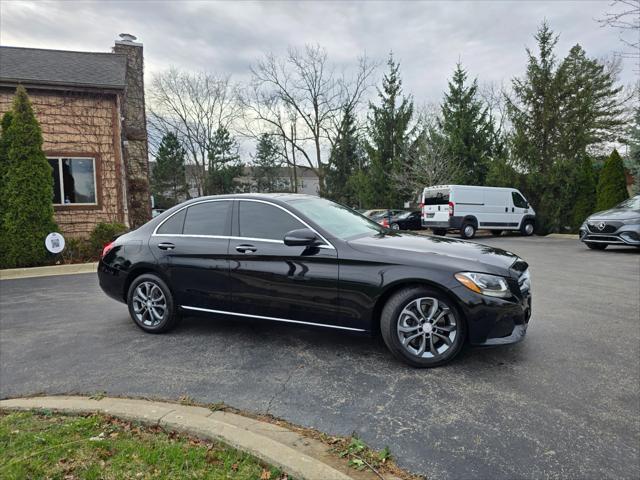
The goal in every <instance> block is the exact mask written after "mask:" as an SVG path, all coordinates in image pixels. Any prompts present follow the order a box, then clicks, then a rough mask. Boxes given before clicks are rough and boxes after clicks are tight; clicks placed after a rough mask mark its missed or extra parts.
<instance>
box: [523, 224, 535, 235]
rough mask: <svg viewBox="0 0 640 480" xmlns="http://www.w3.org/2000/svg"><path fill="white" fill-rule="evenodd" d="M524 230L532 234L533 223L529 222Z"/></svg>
mask: <svg viewBox="0 0 640 480" xmlns="http://www.w3.org/2000/svg"><path fill="white" fill-rule="evenodd" d="M524 231H525V233H526V234H527V235H531V234H532V233H533V223H527V224H526V225H525V226H524Z"/></svg>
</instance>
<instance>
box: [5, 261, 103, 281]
mask: <svg viewBox="0 0 640 480" xmlns="http://www.w3.org/2000/svg"><path fill="white" fill-rule="evenodd" d="M97 270H98V262H94V263H74V264H70V265H49V266H47V267H31V268H7V269H4V270H0V280H14V279H16V278H33V277H51V276H54V275H75V274H77V273H95V272H96V271H97Z"/></svg>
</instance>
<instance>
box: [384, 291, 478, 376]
mask: <svg viewBox="0 0 640 480" xmlns="http://www.w3.org/2000/svg"><path fill="white" fill-rule="evenodd" d="M380 329H381V332H382V338H383V339H384V342H385V344H386V345H387V347H388V348H389V350H390V351H391V353H392V354H393V355H394V356H395V357H397V358H399V359H400V360H402V361H404V362H406V363H408V364H409V365H412V366H414V367H421V368H426V367H437V366H439V365H443V364H445V363H447V362H449V361H451V360H452V359H453V358H454V357H455V356H456V355H457V354H458V353H459V352H460V349H461V348H462V345H463V344H464V339H465V335H466V325H465V322H464V320H463V319H462V316H461V314H460V313H459V310H458V308H457V307H456V306H455V304H454V303H453V302H452V301H451V300H450V299H449V298H448V297H446V296H445V295H443V294H442V293H440V292H439V291H437V290H435V289H431V288H428V287H412V288H405V289H403V290H401V291H399V292H398V293H396V294H395V295H393V296H392V297H391V298H390V299H389V300H388V301H387V303H386V305H385V306H384V308H383V309H382V315H381V318H380Z"/></svg>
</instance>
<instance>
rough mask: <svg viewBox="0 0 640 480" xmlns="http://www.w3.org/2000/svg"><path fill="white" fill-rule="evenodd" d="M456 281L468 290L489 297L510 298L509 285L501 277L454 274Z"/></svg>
mask: <svg viewBox="0 0 640 480" xmlns="http://www.w3.org/2000/svg"><path fill="white" fill-rule="evenodd" d="M455 277H456V280H458V281H459V282H460V283H461V284H462V285H464V286H465V287H467V288H468V289H469V290H471V291H474V292H476V293H480V294H482V295H487V296H489V297H502V298H506V297H510V296H511V291H510V290H509V285H507V281H506V280H505V279H504V278H503V277H499V276H498V275H489V274H488V273H476V272H459V273H456V274H455Z"/></svg>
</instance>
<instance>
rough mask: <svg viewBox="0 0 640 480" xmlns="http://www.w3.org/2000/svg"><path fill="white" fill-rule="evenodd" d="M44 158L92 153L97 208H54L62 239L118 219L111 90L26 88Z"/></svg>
mask: <svg viewBox="0 0 640 480" xmlns="http://www.w3.org/2000/svg"><path fill="white" fill-rule="evenodd" d="M28 93H29V98H30V99H31V103H32V104H33V108H34V111H35V114H36V117H37V118H38V121H39V122H40V126H41V128H42V136H43V140H44V144H43V149H44V152H45V154H47V156H64V155H69V156H87V157H89V156H90V157H94V158H95V159H96V160H95V163H96V184H97V185H96V189H97V193H98V206H91V207H87V206H73V205H63V206H58V207H54V209H55V218H56V222H57V223H58V225H59V226H60V229H61V230H62V232H63V234H65V235H66V236H68V237H86V236H88V235H89V233H90V232H91V230H92V229H93V228H94V227H95V225H96V224H98V223H100V222H115V221H118V222H122V221H123V213H122V202H121V200H122V194H121V187H120V152H119V151H118V150H119V140H118V138H117V137H116V135H117V133H116V128H115V127H116V124H115V122H116V121H118V112H117V104H116V97H115V95H112V94H104V95H100V94H76V93H70V92H59V93H58V92H41V91H34V90H31V91H29V90H28ZM13 94H14V90H13V89H5V88H3V89H0V115H2V114H4V112H6V111H7V110H9V109H10V108H11V103H12V101H13Z"/></svg>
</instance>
